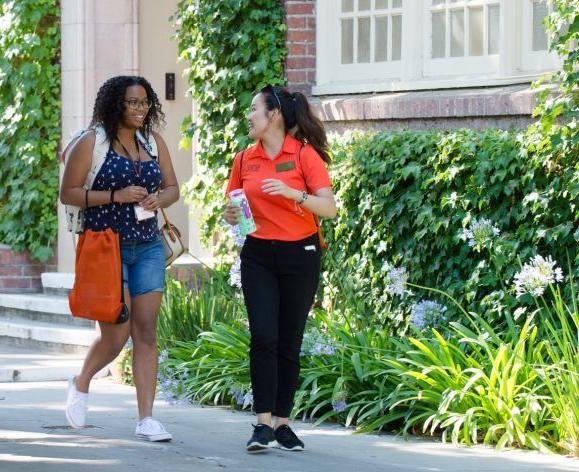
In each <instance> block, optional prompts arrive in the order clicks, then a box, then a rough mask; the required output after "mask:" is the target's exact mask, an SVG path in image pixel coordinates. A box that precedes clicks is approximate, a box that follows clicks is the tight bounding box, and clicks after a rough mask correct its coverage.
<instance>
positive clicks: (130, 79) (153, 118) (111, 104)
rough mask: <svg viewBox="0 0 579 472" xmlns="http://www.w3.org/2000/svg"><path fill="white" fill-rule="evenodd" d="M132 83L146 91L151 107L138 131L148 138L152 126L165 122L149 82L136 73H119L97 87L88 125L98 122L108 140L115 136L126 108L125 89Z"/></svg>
mask: <svg viewBox="0 0 579 472" xmlns="http://www.w3.org/2000/svg"><path fill="white" fill-rule="evenodd" d="M132 85H140V86H142V87H143V88H144V89H145V91H146V92H147V98H148V99H149V101H150V102H151V108H149V112H148V113H147V116H146V117H145V121H144V123H143V126H142V127H141V129H140V131H141V133H143V135H144V136H145V138H148V137H149V135H150V133H151V130H152V129H153V128H155V129H158V128H159V127H160V126H161V125H162V124H164V123H165V114H164V113H163V111H162V110H161V104H160V103H159V99H158V97H157V94H156V93H155V91H154V90H153V87H151V84H150V83H149V81H148V80H147V79H145V78H144V77H139V76H137V75H119V76H116V77H111V78H110V79H108V80H107V81H106V82H105V83H104V84H103V85H101V88H100V89H99V91H98V93H97V96H96V100H95V102H94V109H93V113H92V121H91V124H90V126H91V127H92V126H95V125H97V124H100V125H102V126H103V128H104V129H105V132H106V134H107V138H108V140H109V142H113V140H114V139H115V138H116V137H117V132H118V129H119V124H120V123H121V120H122V118H123V113H124V112H125V109H126V106H127V105H126V103H125V102H124V101H123V100H124V98H125V91H126V90H127V88H128V87H131V86H132Z"/></svg>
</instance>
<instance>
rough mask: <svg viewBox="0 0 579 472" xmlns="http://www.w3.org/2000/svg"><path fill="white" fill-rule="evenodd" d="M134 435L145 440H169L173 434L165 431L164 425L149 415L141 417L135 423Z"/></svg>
mask: <svg viewBox="0 0 579 472" xmlns="http://www.w3.org/2000/svg"><path fill="white" fill-rule="evenodd" d="M135 436H137V437H138V438H140V439H145V440H146V441H155V442H156V441H170V440H171V439H173V436H172V435H171V434H170V433H168V432H167V430H166V429H165V427H164V426H163V425H162V424H161V423H160V422H159V421H157V420H156V419H154V418H153V417H151V416H147V417H146V418H143V419H142V420H141V421H139V422H138V423H137V427H136V428H135Z"/></svg>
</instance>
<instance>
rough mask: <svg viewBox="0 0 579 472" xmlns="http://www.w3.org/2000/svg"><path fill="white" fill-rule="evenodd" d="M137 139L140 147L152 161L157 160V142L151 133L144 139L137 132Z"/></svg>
mask: <svg viewBox="0 0 579 472" xmlns="http://www.w3.org/2000/svg"><path fill="white" fill-rule="evenodd" d="M137 139H138V140H139V143H140V144H141V146H143V147H144V148H145V150H146V151H147V152H148V153H149V155H150V156H151V157H152V158H153V159H154V160H158V159H159V149H158V147H157V141H156V140H155V136H153V133H151V134H149V139H145V137H144V136H143V134H142V133H141V132H140V131H138V130H137Z"/></svg>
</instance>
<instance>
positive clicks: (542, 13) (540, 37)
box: [533, 1, 548, 51]
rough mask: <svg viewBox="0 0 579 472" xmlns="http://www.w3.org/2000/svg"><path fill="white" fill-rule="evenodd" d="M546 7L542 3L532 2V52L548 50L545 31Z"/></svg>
mask: <svg viewBox="0 0 579 472" xmlns="http://www.w3.org/2000/svg"><path fill="white" fill-rule="evenodd" d="M546 16H547V5H546V3H544V2H542V1H534V2H533V51H546V50H547V49H548V43H547V31H546V30H545V23H543V21H544V19H545V17H546Z"/></svg>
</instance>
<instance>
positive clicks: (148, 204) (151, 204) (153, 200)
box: [141, 193, 161, 211]
mask: <svg viewBox="0 0 579 472" xmlns="http://www.w3.org/2000/svg"><path fill="white" fill-rule="evenodd" d="M141 206H142V207H143V208H144V209H145V210H149V211H156V210H158V209H159V208H161V202H160V201H159V194H158V193H152V194H150V195H149V196H147V198H145V199H144V200H143V201H142V202H141Z"/></svg>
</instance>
